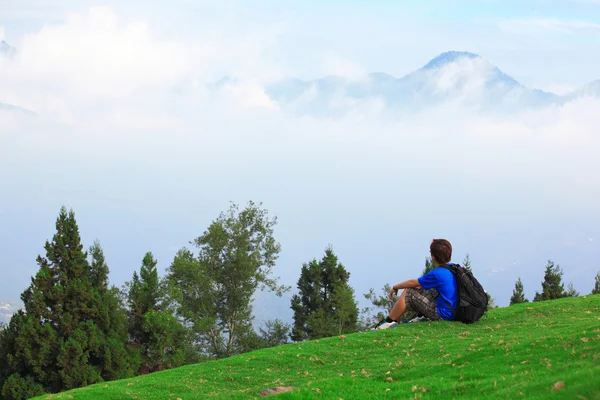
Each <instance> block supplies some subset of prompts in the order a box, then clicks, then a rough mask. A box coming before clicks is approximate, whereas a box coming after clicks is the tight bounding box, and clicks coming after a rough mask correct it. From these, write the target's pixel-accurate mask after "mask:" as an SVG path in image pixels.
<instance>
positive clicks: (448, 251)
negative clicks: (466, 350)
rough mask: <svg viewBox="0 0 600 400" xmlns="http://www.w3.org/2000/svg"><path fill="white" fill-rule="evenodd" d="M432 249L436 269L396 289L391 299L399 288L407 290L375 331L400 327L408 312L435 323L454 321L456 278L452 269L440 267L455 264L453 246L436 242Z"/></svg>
mask: <svg viewBox="0 0 600 400" xmlns="http://www.w3.org/2000/svg"><path fill="white" fill-rule="evenodd" d="M429 250H430V253H431V260H432V261H433V263H434V264H435V265H436V268H435V269H434V270H432V271H429V272H428V273H427V274H425V275H423V276H422V277H420V278H418V279H409V280H408V281H405V282H402V283H398V284H395V285H394V286H392V290H391V291H390V294H389V297H390V300H393V297H394V295H397V294H398V290H399V289H404V291H403V292H402V294H401V295H400V298H399V299H398V301H396V303H395V304H394V307H393V308H392V310H391V311H390V314H389V315H388V317H387V318H386V319H385V320H384V321H381V322H380V323H379V325H377V327H376V328H375V329H388V328H394V327H396V326H398V320H399V319H400V317H402V315H404V313H405V312H406V311H407V310H411V311H414V312H417V313H420V314H421V315H423V316H425V317H427V318H429V319H430V320H432V321H439V320H447V321H452V320H454V312H453V311H452V308H456V304H457V302H458V292H457V289H456V279H455V278H454V275H453V274H452V272H451V271H449V270H448V269H446V268H439V266H443V265H453V264H452V263H451V262H450V259H451V258H452V245H451V244H450V242H449V241H447V240H445V239H434V240H433V241H432V242H431V245H430V246H429ZM450 305H452V307H450Z"/></svg>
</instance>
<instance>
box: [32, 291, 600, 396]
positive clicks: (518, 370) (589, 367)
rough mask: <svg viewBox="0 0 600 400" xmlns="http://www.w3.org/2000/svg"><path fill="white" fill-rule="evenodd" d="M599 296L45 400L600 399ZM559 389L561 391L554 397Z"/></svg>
mask: <svg viewBox="0 0 600 400" xmlns="http://www.w3.org/2000/svg"><path fill="white" fill-rule="evenodd" d="M599 377H600V295H596V296H585V297H579V298H567V299H560V300H554V301H547V302H541V303H526V304H520V305H515V306H511V307H507V308H502V309H496V310H493V311H491V312H489V313H488V315H487V318H486V317H485V316H484V318H483V319H482V320H481V321H480V322H479V323H477V324H474V325H464V324H460V323H448V322H435V323H430V322H424V323H414V324H403V325H400V326H399V327H398V328H395V329H390V330H387V331H374V332H366V333H357V334H353V335H347V336H345V337H344V336H340V337H332V338H327V339H321V340H318V341H312V342H307V343H300V344H288V345H285V346H280V347H276V348H271V349H264V350H260V351H256V352H253V353H247V354H242V355H240V356H236V357H232V358H229V359H222V360H218V361H213V362H208V363H204V364H199V365H191V366H186V367H182V368H178V369H173V370H169V371H163V372H159V373H155V374H152V375H146V376H141V377H136V378H133V379H128V380H122V381H115V382H108V383H102V384H98V385H93V386H89V387H86V388H82V389H78V390H73V391H70V392H65V393H61V394H58V395H51V396H43V397H41V398H42V399H211V398H219V399H251V398H260V392H261V391H262V390H263V389H267V388H273V387H276V386H293V387H294V388H295V389H294V390H292V391H290V392H286V393H281V394H278V395H277V396H275V397H272V398H276V399H308V398H311V399H312V398H315V399H370V398H383V397H385V398H406V399H409V398H422V399H425V398H444V399H446V398H448V399H452V398H482V397H492V398H501V399H514V398H527V399H554V398H565V399H566V398H569V399H572V398H580V399H600V378H599ZM553 388H554V389H553Z"/></svg>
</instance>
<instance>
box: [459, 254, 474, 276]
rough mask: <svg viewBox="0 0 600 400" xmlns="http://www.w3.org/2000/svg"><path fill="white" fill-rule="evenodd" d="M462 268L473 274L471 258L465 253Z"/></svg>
mask: <svg viewBox="0 0 600 400" xmlns="http://www.w3.org/2000/svg"><path fill="white" fill-rule="evenodd" d="M462 266H463V267H464V268H465V269H466V270H467V271H469V272H471V273H472V272H473V270H472V269H471V258H470V257H469V254H468V253H467V255H466V256H465V259H464V260H463V263H462Z"/></svg>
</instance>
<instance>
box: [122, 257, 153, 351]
mask: <svg viewBox="0 0 600 400" xmlns="http://www.w3.org/2000/svg"><path fill="white" fill-rule="evenodd" d="M156 264H157V261H156V260H155V259H154V256H153V255H152V253H151V252H147V253H146V254H145V255H144V258H143V259H142V266H141V267H140V273H139V275H138V273H137V271H134V272H133V278H132V280H131V281H130V282H126V283H125V285H126V288H127V289H128V291H127V303H128V306H129V340H130V341H131V342H132V343H134V344H136V345H138V346H141V347H142V348H143V350H142V358H147V357H148V354H147V352H148V349H146V348H144V346H146V345H147V344H148V341H149V336H150V334H149V333H147V332H146V330H145V329H144V316H145V315H146V314H147V313H148V312H150V311H156V310H158V306H159V300H160V298H161V297H162V296H161V293H160V292H159V279H158V271H157V269H156ZM127 289H126V290H127Z"/></svg>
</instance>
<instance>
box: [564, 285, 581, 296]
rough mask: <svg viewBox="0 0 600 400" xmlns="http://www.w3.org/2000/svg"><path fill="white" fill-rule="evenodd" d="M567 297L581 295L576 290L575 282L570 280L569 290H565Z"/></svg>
mask: <svg viewBox="0 0 600 400" xmlns="http://www.w3.org/2000/svg"><path fill="white" fill-rule="evenodd" d="M565 297H579V292H578V291H577V290H575V287H574V286H573V282H569V284H568V285H567V290H566V291H565Z"/></svg>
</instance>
